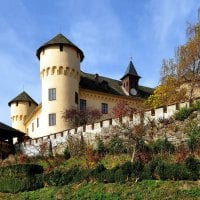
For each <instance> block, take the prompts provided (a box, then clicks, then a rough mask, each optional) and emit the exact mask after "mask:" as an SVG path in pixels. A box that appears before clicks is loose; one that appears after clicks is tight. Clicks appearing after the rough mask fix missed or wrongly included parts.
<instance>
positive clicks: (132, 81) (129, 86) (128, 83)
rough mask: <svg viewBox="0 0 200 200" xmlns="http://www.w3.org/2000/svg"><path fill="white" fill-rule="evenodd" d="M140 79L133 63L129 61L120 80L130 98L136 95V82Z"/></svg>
mask: <svg viewBox="0 0 200 200" xmlns="http://www.w3.org/2000/svg"><path fill="white" fill-rule="evenodd" d="M140 78H141V77H140V76H138V73H137V71H136V69H135V66H134V65H133V62H132V61H130V62H129V65H128V67H127V69H126V71H125V73H124V75H123V77H122V78H121V81H122V85H123V87H124V88H125V90H126V92H127V93H128V94H129V95H132V96H135V95H137V90H138V82H139V79H140Z"/></svg>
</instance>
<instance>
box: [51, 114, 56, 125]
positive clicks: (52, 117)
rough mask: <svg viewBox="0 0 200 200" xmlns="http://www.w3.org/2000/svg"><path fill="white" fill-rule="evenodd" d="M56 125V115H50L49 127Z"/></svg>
mask: <svg viewBox="0 0 200 200" xmlns="http://www.w3.org/2000/svg"><path fill="white" fill-rule="evenodd" d="M54 125H56V114H55V113H51V114H49V126H54Z"/></svg>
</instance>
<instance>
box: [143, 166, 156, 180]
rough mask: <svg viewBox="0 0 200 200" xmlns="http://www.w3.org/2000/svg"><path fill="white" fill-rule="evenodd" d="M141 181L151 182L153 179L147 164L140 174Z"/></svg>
mask: <svg viewBox="0 0 200 200" xmlns="http://www.w3.org/2000/svg"><path fill="white" fill-rule="evenodd" d="M141 179H142V180H151V179H153V175H152V171H151V167H150V165H149V164H146V165H145V166H144V168H143V171H142V174H141Z"/></svg>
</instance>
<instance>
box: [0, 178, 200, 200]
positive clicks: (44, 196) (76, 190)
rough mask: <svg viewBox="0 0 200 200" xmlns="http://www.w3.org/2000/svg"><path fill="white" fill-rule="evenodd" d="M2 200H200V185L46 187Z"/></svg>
mask: <svg viewBox="0 0 200 200" xmlns="http://www.w3.org/2000/svg"><path fill="white" fill-rule="evenodd" d="M0 199H1V200H12V199H13V200H35V199H37V200H40V199H41V200H48V199H57V200H58V199H60V200H68V199H69V200H73V199H74V200H75V199H77V200H81V199H87V200H88V199H90V200H123V199H124V200H128V199H135V200H136V199H137V200H139V199H141V200H143V199H148V200H149V199H153V200H157V199H158V200H161V199H162V200H163V199H174V200H175V199H181V200H190V199H191V200H195V199H196V200H198V199H200V182H199V181H158V180H149V181H146V180H145V181H141V182H137V183H133V182H129V183H126V184H117V183H112V184H111V183H109V184H103V183H95V182H89V183H86V182H83V183H78V184H77V183H76V184H69V185H65V186H62V187H45V188H43V189H39V190H36V191H31V192H22V193H18V194H3V193H0Z"/></svg>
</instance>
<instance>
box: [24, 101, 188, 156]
mask: <svg viewBox="0 0 200 200" xmlns="http://www.w3.org/2000/svg"><path fill="white" fill-rule="evenodd" d="M189 105H190V103H189V102H184V103H179V104H176V105H169V106H166V107H160V108H156V109H153V110H147V111H145V113H144V122H147V121H148V120H149V119H150V120H153V119H154V120H158V119H160V118H165V119H167V118H170V117H171V116H172V115H173V114H174V113H175V112H176V111H177V110H178V109H180V108H182V107H185V106H187V107H188V106H189ZM119 120H121V121H122V122H123V123H126V122H132V124H133V125H136V124H139V123H140V114H139V113H135V114H133V116H132V117H131V118H130V117H123V118H122V119H107V120H104V121H100V122H97V123H94V124H89V125H86V126H80V127H77V128H74V129H70V130H66V131H63V132H59V133H55V134H51V135H48V136H43V137H39V138H34V139H30V140H28V141H26V142H24V143H22V144H20V148H21V149H22V150H23V152H24V153H25V154H27V155H30V156H34V155H38V154H39V152H40V150H39V147H40V145H41V144H42V143H44V142H47V143H48V144H50V142H51V145H52V149H55V148H56V147H58V146H59V145H63V148H64V147H65V146H66V145H67V139H68V137H69V136H75V137H80V136H81V134H82V135H83V137H84V140H85V141H86V142H89V143H90V144H95V139H96V137H97V136H102V135H103V133H104V132H105V130H107V131H109V129H110V128H111V127H112V126H115V125H117V124H118V122H119ZM58 153H60V152H58Z"/></svg>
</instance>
